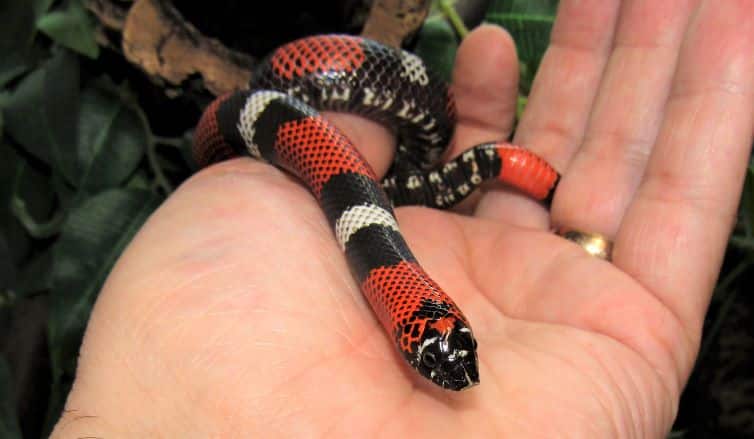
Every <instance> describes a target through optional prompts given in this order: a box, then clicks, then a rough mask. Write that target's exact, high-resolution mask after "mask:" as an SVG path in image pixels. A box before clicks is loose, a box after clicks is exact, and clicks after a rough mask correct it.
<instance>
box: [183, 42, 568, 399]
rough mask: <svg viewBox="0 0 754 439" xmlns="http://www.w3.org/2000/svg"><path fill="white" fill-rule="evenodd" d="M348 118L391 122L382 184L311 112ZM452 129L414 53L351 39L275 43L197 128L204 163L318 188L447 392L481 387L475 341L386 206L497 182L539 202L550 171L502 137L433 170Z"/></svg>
mask: <svg viewBox="0 0 754 439" xmlns="http://www.w3.org/2000/svg"><path fill="white" fill-rule="evenodd" d="M314 108H317V109H319V110H325V109H326V110H334V111H345V112H351V113H356V114H359V115H362V116H365V117H368V118H370V119H373V120H376V121H378V122H380V123H383V124H385V125H386V126H388V127H390V128H391V129H395V130H396V131H397V134H398V138H399V147H398V151H397V153H396V159H395V162H394V164H393V166H392V167H391V169H390V170H389V171H388V176H387V177H385V178H384V179H383V180H382V183H380V182H379V181H378V179H377V177H376V175H375V174H374V172H373V171H372V168H371V167H370V166H369V164H368V163H367V162H366V161H365V160H364V158H363V157H362V156H361V154H360V153H359V152H358V151H357V150H356V148H355V147H354V146H353V145H352V144H351V142H350V140H349V139H348V138H346V137H345V135H343V134H341V133H340V132H339V131H338V130H337V129H336V128H335V127H334V126H333V125H331V124H330V123H328V122H327V121H326V120H325V119H324V118H323V117H321V116H320V115H319V113H318V112H317V110H315V109H314ZM453 128H454V104H453V99H452V97H451V95H450V92H449V89H448V86H447V84H445V82H444V81H442V80H441V79H440V78H439V77H437V76H436V75H435V74H433V73H432V72H430V71H429V70H428V69H427V68H426V66H425V65H424V63H423V62H422V61H421V60H420V59H419V58H418V57H417V56H416V55H413V54H411V53H408V52H405V51H402V50H398V49H393V48H389V47H386V46H383V45H381V44H379V43H377V42H374V41H371V40H367V39H363V38H360V37H354V36H347V35H324V36H315V37H308V38H304V39H301V40H297V41H294V42H292V43H289V44H286V45H285V46H282V47H280V48H279V49H277V50H276V51H274V53H273V54H272V55H271V56H270V57H268V59H267V60H266V62H265V63H264V64H262V65H261V66H260V68H259V69H258V71H257V72H256V73H255V75H254V76H253V79H252V83H251V86H250V88H249V90H245V91H240V92H236V93H231V94H228V95H225V96H221V97H219V98H217V99H216V100H215V101H214V102H212V103H211V104H210V105H209V106H208V107H207V109H206V110H205V112H204V114H203V115H202V118H201V120H200V122H199V125H198V126H197V129H196V134H195V141H194V155H195V158H196V160H197V162H198V163H199V164H200V165H203V166H206V165H209V164H211V163H214V162H217V161H220V160H224V159H227V158H230V157H234V156H238V155H244V154H245V155H251V156H252V157H255V158H257V159H261V160H265V161H267V162H269V163H271V164H273V165H276V166H278V167H280V168H282V169H285V170H286V171H288V172H290V173H292V174H294V175H296V176H297V177H298V178H299V179H300V180H301V181H302V182H303V183H304V184H305V185H306V186H307V187H308V188H309V190H310V191H311V192H312V193H313V194H314V196H315V197H316V199H317V201H318V202H319V204H320V206H321V208H322V210H323V211H324V213H325V215H326V216H327V219H328V220H329V222H330V225H331V226H332V228H333V230H334V232H335V236H336V238H337V241H338V242H339V244H340V246H341V248H342V249H343V251H344V252H345V255H346V258H347V260H348V263H349V264H350V266H351V269H352V271H353V273H354V276H355V277H356V279H357V281H358V282H359V283H360V285H361V290H362V292H363V293H364V296H365V297H366V298H367V300H368V301H369V303H370V305H371V306H372V309H373V310H374V312H375V314H376V315H377V317H378V318H379V320H380V321H381V323H382V325H383V326H384V327H385V329H386V330H387V332H388V334H389V336H390V337H391V339H393V340H394V341H395V344H396V345H397V347H398V349H399V351H400V352H401V353H402V355H403V357H404V358H405V359H406V360H407V361H408V363H409V364H410V365H411V367H413V368H414V369H416V370H417V371H418V372H419V373H420V374H421V375H422V376H424V377H426V378H428V379H430V380H431V381H433V382H434V383H436V384H438V385H440V386H441V387H443V388H446V389H452V390H461V389H465V388H468V387H471V386H473V385H475V384H478V383H479V370H478V365H477V353H476V348H477V343H476V340H475V338H474V335H473V333H472V331H471V328H470V326H469V322H468V320H467V319H466V317H465V316H464V315H463V313H462V312H461V310H460V309H459V308H458V306H457V305H456V304H455V303H454V302H453V300H452V299H451V298H450V297H449V296H448V295H447V294H446V293H445V292H444V291H443V290H442V289H441V288H440V286H438V285H437V284H436V283H435V282H434V281H433V280H432V279H431V278H430V277H429V276H428V275H427V273H425V271H424V270H423V269H422V267H421V266H420V265H419V263H418V262H417V260H416V258H415V257H414V255H413V254H412V253H411V251H410V250H409V248H408V245H407V244H406V242H405V240H404V239H403V237H402V235H401V233H400V231H399V229H398V224H397V222H396V219H395V216H394V213H393V207H394V206H399V205H405V204H422V205H426V206H432V207H437V208H447V207H450V206H453V205H454V204H456V203H458V202H459V201H461V200H462V199H463V198H465V197H466V196H467V195H468V194H470V193H471V192H472V191H473V190H474V189H475V188H476V187H478V186H479V185H480V184H481V183H482V182H484V181H486V180H490V179H498V180H502V181H503V182H506V183H508V184H509V185H512V186H514V187H517V188H518V189H520V190H522V191H524V192H525V193H528V194H530V195H531V196H533V197H535V198H538V199H546V198H548V197H549V196H550V195H551V193H552V191H553V189H554V187H555V184H556V182H557V179H558V174H557V173H556V172H555V171H554V170H553V169H552V168H551V167H550V166H549V165H548V164H547V163H545V162H544V161H543V160H542V159H540V158H539V157H537V156H535V155H533V154H532V153H530V152H528V151H526V150H524V149H521V148H518V147H515V146H513V145H510V144H508V143H504V142H498V143H494V142H493V143H485V144H481V145H477V146H475V147H473V148H471V149H469V150H467V151H466V152H464V153H462V154H461V155H460V156H458V157H456V158H455V159H453V160H451V161H449V162H448V163H446V164H444V165H442V166H439V167H436V166H437V161H438V159H439V158H440V156H441V154H442V153H443V151H444V150H445V148H446V147H447V144H448V141H449V139H450V136H451V135H452V132H453Z"/></svg>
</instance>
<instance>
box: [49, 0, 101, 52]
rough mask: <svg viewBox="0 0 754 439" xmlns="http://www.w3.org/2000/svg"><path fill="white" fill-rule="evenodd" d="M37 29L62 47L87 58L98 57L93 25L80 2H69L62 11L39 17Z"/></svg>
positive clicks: (58, 10) (75, 0)
mask: <svg viewBox="0 0 754 439" xmlns="http://www.w3.org/2000/svg"><path fill="white" fill-rule="evenodd" d="M37 28H38V29H39V30H40V31H42V32H44V33H45V34H46V35H47V36H48V37H50V38H51V39H52V40H53V41H55V42H56V43H58V44H60V45H61V46H63V47H67V48H69V49H71V50H73V51H76V52H78V53H80V54H82V55H85V56H88V57H89V58H93V59H95V58H97V57H98V56H99V46H98V45H97V41H96V39H95V33H94V23H93V21H92V18H91V17H90V16H89V13H88V12H87V11H86V9H85V8H84V5H83V4H82V3H81V2H80V1H77V0H73V1H70V2H68V4H67V7H65V8H64V9H57V10H54V11H52V12H49V13H47V14H45V15H43V16H41V17H39V19H38V20H37Z"/></svg>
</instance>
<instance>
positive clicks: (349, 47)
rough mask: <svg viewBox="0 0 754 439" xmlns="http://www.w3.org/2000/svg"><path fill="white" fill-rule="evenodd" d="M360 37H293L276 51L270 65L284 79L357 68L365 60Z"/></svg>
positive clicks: (349, 70) (348, 70)
mask: <svg viewBox="0 0 754 439" xmlns="http://www.w3.org/2000/svg"><path fill="white" fill-rule="evenodd" d="M360 41H361V40H360V39H359V38H356V37H347V36H335V37H333V36H328V37H313V38H306V39H302V40H297V41H294V42H293V43H290V44H286V45H285V46H283V47H281V48H279V49H278V50H276V51H275V53H274V54H273V56H272V59H271V61H272V68H273V69H274V71H275V73H276V74H277V75H279V76H282V77H284V78H287V79H293V77H294V76H305V75H308V74H311V73H314V72H326V71H346V72H351V71H353V70H356V69H358V68H359V66H361V64H362V63H364V50H363V49H362V48H361V44H360Z"/></svg>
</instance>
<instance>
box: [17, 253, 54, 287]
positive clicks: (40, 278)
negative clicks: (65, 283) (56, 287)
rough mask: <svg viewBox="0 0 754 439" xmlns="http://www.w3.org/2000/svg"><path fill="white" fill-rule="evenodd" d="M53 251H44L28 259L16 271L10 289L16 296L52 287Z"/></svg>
mask: <svg viewBox="0 0 754 439" xmlns="http://www.w3.org/2000/svg"><path fill="white" fill-rule="evenodd" d="M52 262H53V253H52V251H50V250H47V251H44V252H42V253H40V254H38V255H36V257H34V259H32V260H31V261H29V262H28V263H27V264H26V265H24V267H23V268H22V269H21V271H20V273H18V277H17V279H16V280H15V282H13V286H12V287H11V289H12V290H13V292H14V293H15V294H16V296H18V297H25V296H29V295H32V294H37V293H41V292H43V291H47V290H49V289H50V288H51V287H52Z"/></svg>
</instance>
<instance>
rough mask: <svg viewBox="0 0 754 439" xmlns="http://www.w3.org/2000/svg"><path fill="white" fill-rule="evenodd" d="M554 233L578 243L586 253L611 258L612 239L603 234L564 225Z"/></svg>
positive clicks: (605, 258)
mask: <svg viewBox="0 0 754 439" xmlns="http://www.w3.org/2000/svg"><path fill="white" fill-rule="evenodd" d="M555 233H556V234H557V235H559V236H562V237H563V238H565V239H567V240H569V241H573V242H575V243H576V244H578V245H580V246H581V247H582V248H583V249H584V250H585V251H586V252H587V253H589V254H590V255H592V256H594V257H597V258H600V259H604V260H606V261H608V262H610V261H611V260H612V253H613V241H611V240H610V239H608V238H607V236H605V235H603V234H600V233H591V232H583V231H581V230H576V229H569V228H566V227H559V228H557V229H556V230H555Z"/></svg>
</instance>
